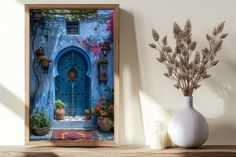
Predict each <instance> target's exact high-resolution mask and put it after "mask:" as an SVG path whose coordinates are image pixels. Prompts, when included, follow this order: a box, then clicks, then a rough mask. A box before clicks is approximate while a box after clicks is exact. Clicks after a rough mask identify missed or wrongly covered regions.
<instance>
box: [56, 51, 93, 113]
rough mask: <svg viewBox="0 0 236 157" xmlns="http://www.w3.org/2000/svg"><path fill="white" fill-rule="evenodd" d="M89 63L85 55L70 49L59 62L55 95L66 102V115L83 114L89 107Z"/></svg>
mask: <svg viewBox="0 0 236 157" xmlns="http://www.w3.org/2000/svg"><path fill="white" fill-rule="evenodd" d="M87 70H88V63H87V61H86V59H85V57H84V56H83V55H82V54H81V53H79V52H77V51H75V50H69V51H67V52H65V53H64V54H63V55H62V56H60V58H59V60H58V62H57V71H58V75H57V76H56V78H55V96H56V99H60V100H62V101H63V102H65V103H66V107H65V115H66V116H83V115H84V110H85V109H87V108H89V92H90V91H89V77H88V76H87V75H86V72H87Z"/></svg>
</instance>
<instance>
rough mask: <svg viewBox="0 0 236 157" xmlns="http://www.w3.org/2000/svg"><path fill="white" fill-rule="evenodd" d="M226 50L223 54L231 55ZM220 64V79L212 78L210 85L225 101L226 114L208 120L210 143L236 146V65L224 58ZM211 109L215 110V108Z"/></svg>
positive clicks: (217, 74)
mask: <svg viewBox="0 0 236 157" xmlns="http://www.w3.org/2000/svg"><path fill="white" fill-rule="evenodd" d="M231 41H232V40H231ZM231 44H233V43H231ZM224 50H225V51H224V52H222V53H229V52H228V51H227V49H224ZM222 56H223V55H222ZM220 64H221V67H219V70H218V71H217V72H216V76H220V77H214V78H213V77H212V78H210V79H209V81H208V85H209V86H210V88H212V89H213V91H214V92H215V93H216V94H217V95H218V96H219V97H220V98H222V99H223V101H224V113H223V114H222V115H221V116H219V117H217V118H216V119H209V120H208V121H209V122H210V130H211V134H210V137H212V138H210V137H209V140H208V143H209V144H214V143H222V141H224V142H226V141H227V144H235V141H236V136H235V133H236V127H235V125H232V122H233V121H235V119H236V115H235V111H236V103H235V102H236V96H235V95H236V71H235V69H236V63H235V62H234V61H232V60H230V59H227V58H224V57H222V59H221V61H220ZM211 107H212V108H214V106H211ZM222 134H223V136H222Z"/></svg>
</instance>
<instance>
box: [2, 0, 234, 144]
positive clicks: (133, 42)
mask: <svg viewBox="0 0 236 157" xmlns="http://www.w3.org/2000/svg"><path fill="white" fill-rule="evenodd" d="M53 2H55V1H53V0H7V1H2V2H1V9H0V19H1V24H0V43H1V44H0V45H1V50H0V58H1V61H0V72H1V75H0V125H1V129H0V145H23V144H24V95H25V91H24V85H25V82H24V79H25V78H24V66H25V65H24V4H25V3H53ZM57 3H119V4H120V7H121V13H120V95H121V97H120V102H121V104H120V106H121V116H120V117H121V119H120V122H121V128H120V133H121V137H120V141H121V144H141V145H144V144H148V143H149V140H148V138H147V137H149V135H150V134H149V132H147V131H146V132H145V130H148V127H149V124H150V122H151V121H152V120H153V119H155V118H156V117H157V116H158V115H157V112H155V111H156V110H157V108H158V106H160V105H166V106H168V107H170V108H172V109H175V110H179V109H181V108H182V95H181V93H180V91H177V90H176V89H174V88H173V87H172V82H171V81H170V80H167V79H166V78H164V76H163V75H162V72H163V71H164V70H165V69H164V68H163V67H162V66H161V65H160V64H158V63H157V62H156V61H155V56H156V54H155V52H153V50H152V49H150V48H149V47H148V46H147V44H148V43H149V42H151V41H152V39H151V31H150V29H151V28H152V27H155V28H157V29H158V31H159V32H161V33H162V35H164V34H167V35H168V36H169V39H171V37H172V25H173V22H174V21H177V22H179V23H180V24H181V25H183V24H184V23H185V21H186V19H187V18H190V19H191V20H192V23H193V26H194V30H193V37H194V39H195V40H196V41H197V42H198V45H197V48H199V49H200V48H202V47H204V46H206V45H207V43H206V40H205V33H206V32H209V31H211V29H212V27H213V26H214V25H216V24H218V23H219V22H221V21H223V20H225V21H226V29H225V31H227V32H228V33H229V36H228V38H227V39H226V40H225V43H224V46H223V49H222V52H221V53H220V55H219V58H220V60H221V62H220V63H219V65H218V66H217V67H216V68H215V69H212V71H211V74H212V75H213V76H212V77H211V78H210V79H209V80H207V81H205V82H204V85H203V86H202V87H201V88H200V89H199V90H198V91H197V92H196V93H195V94H194V104H195V107H196V108H197V109H198V110H199V111H200V112H202V113H203V114H204V115H205V116H206V117H207V118H208V122H209V124H210V136H209V139H208V141H207V144H236V114H235V113H236V103H235V102H236V55H235V53H236V52H235V50H236V44H235V43H236V1H235V0H198V1H196V0H176V1H174V0H149V1H143V0H90V1H87V0H58V1H57ZM170 42H171V43H172V44H173V43H174V40H171V41H170ZM144 126H145V129H144Z"/></svg>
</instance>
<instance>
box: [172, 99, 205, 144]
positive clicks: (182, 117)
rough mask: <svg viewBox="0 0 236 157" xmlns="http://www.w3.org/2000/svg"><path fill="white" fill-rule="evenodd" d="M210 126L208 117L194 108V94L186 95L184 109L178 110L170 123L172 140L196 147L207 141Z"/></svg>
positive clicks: (175, 142)
mask: <svg viewBox="0 0 236 157" xmlns="http://www.w3.org/2000/svg"><path fill="white" fill-rule="evenodd" d="M208 133H209V128H208V124H207V121H206V119H205V118H204V117H203V115H202V114H201V113H199V112H198V111H196V110H195V109H194V108H193V98H192V96H185V97H184V109H183V110H182V111H179V112H177V113H176V114H175V115H174V116H173V117H172V118H171V119H170V122H169V124H168V135H169V136H170V138H171V140H172V142H173V143H174V144H176V145H177V146H180V147H184V148H196V147H199V146H201V145H202V144H203V143H204V142H206V140H207V138H208Z"/></svg>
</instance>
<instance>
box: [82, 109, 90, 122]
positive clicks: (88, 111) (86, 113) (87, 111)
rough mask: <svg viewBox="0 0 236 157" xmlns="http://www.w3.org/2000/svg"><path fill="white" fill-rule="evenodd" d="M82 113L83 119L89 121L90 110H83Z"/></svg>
mask: <svg viewBox="0 0 236 157" xmlns="http://www.w3.org/2000/svg"><path fill="white" fill-rule="evenodd" d="M84 113H85V119H86V120H90V119H91V110H90V109H86V110H84Z"/></svg>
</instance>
